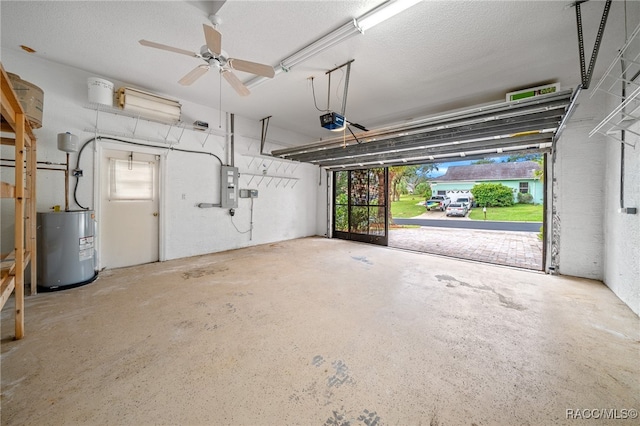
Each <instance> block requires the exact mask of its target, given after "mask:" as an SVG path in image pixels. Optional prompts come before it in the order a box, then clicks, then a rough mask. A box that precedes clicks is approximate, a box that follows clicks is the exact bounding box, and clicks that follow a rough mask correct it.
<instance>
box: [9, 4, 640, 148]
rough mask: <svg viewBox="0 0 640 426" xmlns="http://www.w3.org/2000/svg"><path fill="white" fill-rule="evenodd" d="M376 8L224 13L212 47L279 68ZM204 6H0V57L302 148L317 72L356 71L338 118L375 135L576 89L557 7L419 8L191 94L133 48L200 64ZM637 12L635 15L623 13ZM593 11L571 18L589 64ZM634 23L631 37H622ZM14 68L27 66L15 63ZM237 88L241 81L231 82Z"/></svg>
mask: <svg viewBox="0 0 640 426" xmlns="http://www.w3.org/2000/svg"><path fill="white" fill-rule="evenodd" d="M382 2H383V1H382V0H376V1H295V2H290V1H234V0H229V1H227V2H225V3H224V5H223V6H222V7H221V8H220V10H219V15H220V16H221V17H222V20H223V22H222V24H221V25H220V26H219V27H218V29H219V31H220V32H221V33H222V35H223V38H222V47H223V49H224V50H225V51H227V52H228V54H229V55H230V56H231V57H236V58H241V59H247V60H250V61H255V62H263V63H267V64H270V65H274V66H275V65H277V64H278V63H279V61H280V60H281V59H283V58H285V57H287V56H288V55H290V54H292V53H294V52H295V51H297V50H299V49H300V48H302V47H304V46H305V45H307V44H309V43H311V42H312V41H314V40H315V39H317V38H319V37H320V36H322V35H324V34H326V33H328V32H329V31H331V30H333V29H335V28H337V27H339V26H341V25H343V24H345V23H346V22H348V21H349V20H351V19H352V18H356V17H359V16H362V15H363V14H364V13H366V12H367V11H369V10H371V9H373V8H374V7H375V6H377V5H379V4H380V3H382ZM212 3H214V2H206V1H195V2H180V1H178V2H170V1H160V2H153V1H141V2H129V1H106V2H99V1H87V2H82V1H71V2H66V1H45V2H35V1H20V2H11V1H2V2H0V12H1V43H2V49H3V50H4V49H12V50H19V45H21V44H24V45H27V46H30V47H32V48H33V49H35V50H36V53H35V55H37V56H39V57H41V58H45V59H48V60H51V61H55V62H59V63H62V64H67V65H71V66H73V67H77V68H81V69H84V70H87V71H89V72H91V73H94V74H95V75H97V76H101V77H104V78H107V79H114V80H119V81H123V82H126V83H127V84H129V85H132V86H135V87H139V88H143V89H147V90H150V91H154V92H157V93H161V94H164V95H167V96H170V97H173V98H176V99H180V100H189V101H192V102H196V103H199V104H204V105H207V106H211V107H214V108H218V107H219V104H220V102H221V104H222V109H223V110H225V111H229V112H233V113H236V114H239V115H242V116H245V117H249V118H251V119H255V120H259V119H261V118H263V117H267V116H272V118H271V121H270V123H271V125H274V126H278V127H281V128H284V129H289V130H292V131H295V132H299V133H301V134H303V135H306V136H307V137H308V138H307V140H305V141H301V143H303V142H308V141H309V140H317V139H320V138H331V137H334V136H335V134H334V133H331V132H329V131H327V130H325V129H322V128H321V127H320V123H319V119H318V117H319V115H320V114H321V113H320V112H319V111H318V110H317V109H316V107H315V106H314V100H313V95H312V90H311V85H310V82H309V77H312V76H313V77H315V80H314V81H315V90H316V95H317V103H318V107H320V108H321V109H324V108H326V102H327V78H326V76H325V71H327V70H329V69H331V68H334V67H335V66H337V65H341V64H343V63H344V62H346V61H348V60H351V59H354V60H355V61H354V63H353V64H352V67H351V78H350V84H349V93H348V101H347V111H346V116H347V118H348V119H349V120H350V121H352V122H356V123H360V124H362V125H364V126H367V127H368V128H370V129H375V128H377V127H381V126H387V125H390V124H395V123H399V122H403V121H406V120H411V119H414V118H417V117H423V116H425V115H429V114H434V113H439V112H443V111H448V110H451V109H455V108H461V107H469V106H473V105H476V104H480V103H486V102H493V101H500V100H504V94H505V93H506V92H509V91H512V90H516V89H521V88H526V87H532V86H536V85H539V84H542V83H547V82H560V83H561V85H562V88H563V89H565V88H575V87H576V86H577V84H579V81H580V80H579V75H580V68H579V62H578V43H577V35H576V34H577V31H576V22H575V12H574V9H573V8H567V7H566V5H567V3H568V1H566V2H565V1H549V2H545V1H505V2H493V1H491V2H490V1H445V2H437V1H424V2H421V3H418V4H417V5H415V6H413V7H412V8H411V9H409V10H408V11H405V12H403V13H401V14H399V15H397V16H395V17H393V18H391V19H389V20H387V21H385V22H383V23H381V24H380V25H378V26H376V27H374V28H372V29H370V30H368V31H367V32H366V33H365V34H358V35H356V36H353V37H352V38H350V39H348V40H347V41H345V42H343V43H341V44H339V45H337V46H334V47H333V48H331V49H329V50H327V51H325V52H323V53H321V54H319V55H317V56H315V57H314V58H312V59H310V60H308V61H307V62H305V63H303V64H301V65H299V66H297V67H295V68H293V69H292V70H291V71H290V72H288V73H282V74H279V75H276V77H275V78H274V79H273V80H270V81H267V82H265V83H264V84H261V85H259V86H257V87H255V88H253V89H252V94H251V95H250V96H248V97H239V96H237V95H236V94H235V92H233V91H232V90H231V89H230V88H229V87H228V85H226V83H225V82H224V81H223V82H222V83H223V85H222V93H220V90H219V84H220V82H219V75H217V74H216V73H213V72H209V73H208V74H207V75H205V76H204V77H202V78H201V79H200V80H198V81H197V82H196V83H195V84H193V85H192V86H190V87H183V86H180V85H179V84H178V83H177V81H178V79H180V78H181V77H182V76H183V75H185V74H186V73H187V72H189V71H190V70H191V69H193V68H194V67H195V66H197V65H199V64H200V63H201V62H200V60H199V59H197V58H189V57H187V56H182V55H177V54H174V53H170V52H164V51H160V50H156V49H150V48H147V47H142V46H140V45H139V44H138V40H140V39H147V40H152V41H155V42H158V43H163V44H168V45H172V46H175V47H180V48H182V49H187V50H193V51H198V50H199V49H200V46H201V45H202V44H204V37H203V34H202V24H203V23H209V21H208V18H207V16H208V15H209V12H210V10H211V8H213V7H214V5H213V4H212ZM630 4H633V7H636V8H637V7H638V2H630ZM603 5H604V3H603V2H599V1H590V2H588V3H584V4H583V5H582V14H583V22H584V32H585V48H586V49H585V50H586V51H587V59H588V58H589V56H590V54H591V48H592V46H593V41H594V38H595V34H596V31H597V27H598V24H599V21H600V18H601V15H602V10H603ZM624 6H625V4H624V2H622V1H615V2H614V4H613V6H612V9H611V13H610V16H609V22H608V24H607V28H606V31H605V36H604V40H603V46H602V49H601V53H600V56H599V60H598V67H597V69H596V74H595V75H596V78H597V76H598V75H599V74H601V72H602V71H603V70H604V69H606V67H607V66H608V65H609V63H610V62H611V60H613V57H614V56H615V54H616V49H617V48H618V47H620V46H621V45H622V44H623V43H624V21H625V15H624ZM635 25H636V23H631V24H630V26H631V28H633V27H634V26H635ZM24 54H25V55H26V54H27V53H24ZM237 74H238V76H239V77H240V78H241V80H243V81H248V80H250V79H251V77H252V76H251V75H250V74H244V73H240V72H239V73H237ZM333 76H334V77H332V89H333V90H332V92H331V95H332V96H331V108H332V109H334V110H339V109H340V107H341V103H342V102H341V97H342V90H341V88H340V87H339V86H338V84H337V83H339V82H340V81H342V82H343V79H342V78H341V77H342V73H341V72H337V74H333Z"/></svg>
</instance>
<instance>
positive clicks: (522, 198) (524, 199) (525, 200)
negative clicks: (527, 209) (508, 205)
mask: <svg viewBox="0 0 640 426" xmlns="http://www.w3.org/2000/svg"><path fill="white" fill-rule="evenodd" d="M518 204H533V195H531V194H529V193H526V194H523V193H522V192H518Z"/></svg>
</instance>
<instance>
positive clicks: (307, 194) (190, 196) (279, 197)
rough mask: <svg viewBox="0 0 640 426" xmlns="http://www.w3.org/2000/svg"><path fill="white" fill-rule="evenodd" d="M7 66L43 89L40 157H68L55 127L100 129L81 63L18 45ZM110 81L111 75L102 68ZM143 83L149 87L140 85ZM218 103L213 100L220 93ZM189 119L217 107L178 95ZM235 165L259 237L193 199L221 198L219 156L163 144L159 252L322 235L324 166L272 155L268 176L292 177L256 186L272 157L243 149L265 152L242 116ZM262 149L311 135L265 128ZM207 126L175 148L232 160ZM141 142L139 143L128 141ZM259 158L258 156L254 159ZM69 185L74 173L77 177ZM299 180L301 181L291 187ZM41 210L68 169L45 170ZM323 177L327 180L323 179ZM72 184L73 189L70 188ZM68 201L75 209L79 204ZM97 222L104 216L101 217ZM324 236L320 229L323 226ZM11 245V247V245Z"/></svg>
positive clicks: (105, 119)
mask: <svg viewBox="0 0 640 426" xmlns="http://www.w3.org/2000/svg"><path fill="white" fill-rule="evenodd" d="M2 64H3V66H4V68H5V70H6V71H8V72H13V73H15V74H18V75H19V76H20V77H21V78H22V79H23V80H26V81H29V82H31V83H33V84H35V85H37V86H39V87H40V88H41V89H42V90H43V91H44V93H45V95H44V117H43V127H42V128H41V129H38V130H36V131H35V133H36V136H37V138H38V151H37V158H38V161H53V162H64V160H65V154H64V153H63V152H61V151H59V150H58V149H57V139H56V138H57V134H58V133H61V132H66V131H69V132H71V133H73V134H76V135H78V136H79V138H80V141H81V143H83V142H84V141H87V140H89V139H90V138H92V137H93V136H94V134H93V133H92V132H87V131H85V129H89V128H92V127H93V126H94V124H95V120H96V113H95V111H91V110H89V109H86V108H84V107H83V106H84V105H86V104H87V83H86V81H87V78H88V77H91V76H95V75H94V74H89V73H87V72H85V71H83V70H79V69H73V68H69V67H66V66H62V65H59V64H56V63H53V62H49V61H46V60H43V59H40V58H37V57H33V56H29V55H28V54H23V53H18V52H14V51H2ZM99 77H103V78H106V79H108V80H111V81H114V80H113V79H110V78H109V76H99ZM114 83H115V84H116V88H117V87H120V86H126V82H119V81H114ZM141 89H144V88H141ZM216 102H217V101H216ZM181 103H182V106H183V107H182V112H183V114H182V115H183V120H184V121H185V122H193V121H194V120H196V119H197V120H203V121H207V122H209V125H210V127H213V126H216V127H217V126H218V125H219V121H220V120H219V117H220V114H219V111H218V110H216V109H214V108H209V107H206V106H202V105H195V104H192V103H188V102H184V101H181ZM222 118H223V123H222V128H221V130H224V129H225V125H226V123H225V121H226V120H225V115H224V114H223V115H222ZM98 120H99V126H98V127H100V128H103V129H109V130H119V131H122V132H130V131H132V130H133V128H134V126H135V121H134V120H133V119H131V118H129V117H122V116H114V115H111V114H105V113H102V114H100V115H99V119H98ZM168 129H169V127H168V126H164V125H160V124H155V123H147V122H142V121H141V122H139V124H138V127H137V130H136V134H137V135H138V138H137V139H136V140H137V141H139V142H145V141H144V138H151V137H153V138H157V137H164V136H165V135H166V134H167V130H168ZM235 133H236V137H235V165H236V166H237V167H238V168H239V170H240V174H241V177H240V182H239V187H240V188H252V189H258V190H259V197H258V198H257V199H255V200H254V206H253V223H254V228H253V235H252V238H251V239H250V234H249V233H240V232H238V231H237V230H236V228H235V227H234V225H233V223H232V222H231V216H230V215H229V212H228V210H227V209H221V208H209V209H201V208H198V207H196V204H198V203H203V202H204V203H219V202H220V196H219V190H218V187H219V181H220V164H219V162H218V161H217V160H215V158H214V157H212V156H208V155H194V154H189V153H182V152H176V151H169V150H167V153H166V154H165V155H166V162H165V167H164V176H163V177H161V181H162V184H163V185H164V198H163V199H162V200H161V202H162V203H163V206H164V208H161V211H163V212H164V215H163V217H161V229H162V232H163V233H164V241H163V242H164V244H163V247H164V252H163V253H162V252H161V259H165V260H168V259H174V258H180V257H186V256H194V255H199V254H204V253H211V252H216V251H222V250H229V249H234V248H239V247H245V246H249V245H255V244H264V243H270V242H275V241H282V240H287V239H293V238H299V237H305V236H312V235H316V234H317V233H318V229H319V227H318V222H319V215H320V216H321V215H322V214H324V212H325V210H326V209H325V205H324V204H323V205H320V206H319V205H318V201H319V200H322V199H323V197H324V196H325V189H324V187H323V186H318V176H319V170H318V168H317V167H316V166H312V165H309V164H300V163H297V164H291V163H277V162H274V164H272V165H271V166H270V167H269V169H268V174H270V175H278V176H289V177H291V178H296V179H297V180H290V181H289V182H288V185H287V186H286V187H285V181H284V180H283V181H281V182H280V181H279V179H273V180H272V181H271V183H270V184H269V185H267V183H268V181H269V179H266V178H265V179H264V180H263V182H262V183H261V184H260V185H259V186H258V184H257V180H256V179H254V180H253V181H252V182H251V183H249V179H251V176H248V175H246V173H258V171H260V173H262V168H264V167H263V165H264V164H267V163H269V162H270V160H268V161H262V160H261V159H258V160H257V161H256V159H254V158H251V157H245V156H243V155H242V154H249V153H250V154H254V155H255V154H258V153H259V150H260V133H261V122H260V121H258V120H249V119H246V118H243V117H242V116H241V115H236V117H235ZM169 134H170V138H169V139H172V140H177V139H178V137H179V136H180V134H181V129H176V128H173V129H171V130H170V132H169ZM268 141H269V142H268V143H267V146H266V147H265V151H266V152H270V151H271V150H272V149H276V148H278V147H280V148H281V147H282V146H277V144H276V143H275V142H274V141H277V142H282V143H283V144H285V145H286V144H288V143H299V142H300V141H302V142H309V140H308V138H307V137H305V136H302V135H298V134H294V133H292V132H289V131H286V130H283V129H278V128H276V127H274V126H270V127H269V132H268ZM204 142H205V134H203V133H202V132H197V131H192V130H187V131H184V133H183V134H182V138H181V139H180V142H179V144H177V145H175V146H176V147H177V148H181V149H187V150H196V151H208V152H211V153H213V154H215V155H217V156H218V157H220V158H221V159H222V161H223V162H224V163H227V162H228V158H229V152H228V148H227V147H228V144H227V141H226V140H225V137H224V136H216V135H212V136H209V138H208V139H206V143H205V144H204V146H203V143H204ZM127 149H132V150H135V149H136V148H135V147H131V148H127ZM93 151H94V150H93V146H92V145H91V146H88V147H87V149H86V150H85V152H84V153H83V156H82V162H81V165H80V167H81V168H82V169H83V171H84V177H83V178H82V179H81V181H80V186H79V190H78V199H79V200H80V203H81V204H83V205H85V206H89V207H91V206H93V205H94V200H93V197H94V183H93V169H94V167H93V162H94V158H93V156H94V153H93ZM2 157H3V158H5V157H8V158H13V154H12V150H11V149H10V148H9V147H2ZM76 158H77V154H72V155H71V160H72V161H71V163H72V168H73V167H75V163H76ZM251 160H254V161H253V163H251V165H250V162H251ZM12 173H13V169H6V168H3V169H2V179H3V180H6V181H12V180H13V179H12V176H11V174H12ZM71 183H72V185H71V187H72V188H71V189H72V190H73V184H74V183H75V179H74V178H72V179H71ZM294 183H295V185H293V184H294ZM37 184H38V197H37V209H38V211H47V210H49V209H50V208H51V206H53V205H55V204H58V205H61V206H64V175H63V174H62V173H60V172H48V171H39V172H38V176H37ZM324 184H326V182H324ZM71 192H72V191H71ZM71 200H72V201H71V202H72V204H71V209H72V210H73V209H77V208H78V207H77V206H76V205H75V204H73V196H71ZM250 204H251V203H250V200H248V199H240V200H239V205H238V208H237V209H236V214H235V216H234V217H233V222H234V223H235V225H236V227H237V228H238V229H239V230H240V231H246V230H248V229H249V226H250ZM12 208H13V206H12V203H10V202H5V201H3V202H2V224H1V225H0V226H1V229H2V237H1V239H2V251H3V252H5V251H9V250H10V249H11V247H12V246H13V242H12V241H13V231H12V226H13V210H12ZM98 223H99V217H98ZM323 234H324V232H323ZM5 247H9V250H7V249H6V248H5Z"/></svg>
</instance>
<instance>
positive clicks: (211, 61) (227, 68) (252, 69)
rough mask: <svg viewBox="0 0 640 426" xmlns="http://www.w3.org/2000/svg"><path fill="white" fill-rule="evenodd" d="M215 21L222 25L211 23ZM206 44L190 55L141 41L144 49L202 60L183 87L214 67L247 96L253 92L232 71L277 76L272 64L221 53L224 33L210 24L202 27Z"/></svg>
mask: <svg viewBox="0 0 640 426" xmlns="http://www.w3.org/2000/svg"><path fill="white" fill-rule="evenodd" d="M212 22H214V24H215V22H219V21H215V20H212ZM202 29H203V31H204V39H205V43H206V44H205V45H203V46H202V47H201V48H200V53H196V52H191V51H188V50H184V49H179V48H177V47H172V46H167V45H164V44H160V43H156V42H153V41H148V40H140V41H139V43H140V44H141V45H142V46H146V47H153V48H154V49H160V50H166V51H169V52H174V53H179V54H182V55H186V56H192V57H196V58H200V59H202V60H203V61H204V62H205V64H204V65H203V64H200V65H198V66H197V67H195V68H194V69H192V70H191V71H189V72H188V73H187V74H186V75H185V76H184V77H182V78H181V79H180V80H178V83H180V84H181V85H183V86H189V85H191V84H193V83H194V82H196V80H198V79H199V78H200V77H202V76H203V75H204V74H206V73H207V71H209V70H210V69H211V68H214V69H215V70H217V71H218V72H219V73H220V74H222V77H224V79H225V80H226V81H227V82H228V83H229V85H230V86H231V87H232V88H233V89H234V90H235V91H236V92H237V93H238V94H239V95H240V96H247V95H249V94H250V93H251V92H250V91H249V89H248V88H247V86H245V85H244V83H242V81H240V79H239V78H238V77H237V76H236V75H235V74H234V73H233V71H234V70H235V71H242V72H247V73H251V74H255V75H258V76H261V77H264V78H273V76H274V75H275V72H274V69H273V67H271V66H270V65H265V64H260V63H257V62H251V61H246V60H243V59H234V58H230V57H229V56H228V55H227V52H225V51H224V50H222V34H220V32H219V31H218V30H216V29H215V28H213V27H212V26H210V25H207V24H203V25H202Z"/></svg>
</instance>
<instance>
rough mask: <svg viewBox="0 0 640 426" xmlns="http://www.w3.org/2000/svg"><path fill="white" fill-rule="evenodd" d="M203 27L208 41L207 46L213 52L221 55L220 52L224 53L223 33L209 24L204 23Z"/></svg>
mask: <svg viewBox="0 0 640 426" xmlns="http://www.w3.org/2000/svg"><path fill="white" fill-rule="evenodd" d="M202 28H204V38H205V40H206V41H207V47H208V48H209V50H210V51H211V52H212V53H215V54H216V55H220V53H222V34H220V33H219V32H218V30H216V29H215V28H213V27H212V26H210V25H207V24H202Z"/></svg>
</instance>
